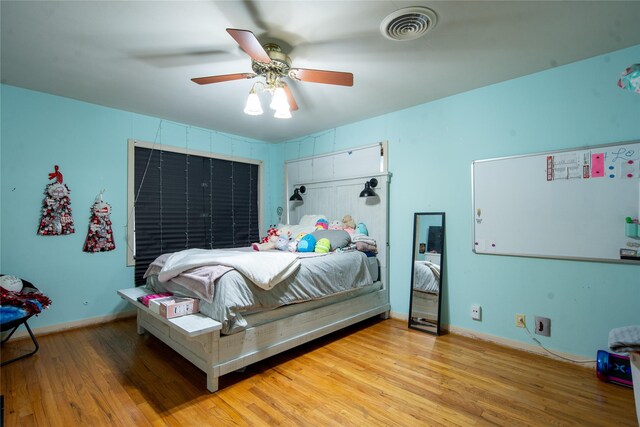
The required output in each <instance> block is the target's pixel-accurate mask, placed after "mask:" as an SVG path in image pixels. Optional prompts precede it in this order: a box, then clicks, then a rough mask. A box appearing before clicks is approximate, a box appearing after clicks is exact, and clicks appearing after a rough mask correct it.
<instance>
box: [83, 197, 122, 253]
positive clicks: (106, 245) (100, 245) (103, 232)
mask: <svg viewBox="0 0 640 427" xmlns="http://www.w3.org/2000/svg"><path fill="white" fill-rule="evenodd" d="M103 193H104V190H102V191H101V192H100V194H98V195H97V196H96V200H95V202H94V203H93V205H92V206H91V219H90V220H89V231H88V232H87V240H85V242H84V248H83V249H82V250H83V251H85V252H107V251H112V250H114V249H115V248H116V244H115V243H114V241H113V231H112V230H111V218H110V215H111V205H109V204H108V203H107V202H105V201H104V200H102V194H103Z"/></svg>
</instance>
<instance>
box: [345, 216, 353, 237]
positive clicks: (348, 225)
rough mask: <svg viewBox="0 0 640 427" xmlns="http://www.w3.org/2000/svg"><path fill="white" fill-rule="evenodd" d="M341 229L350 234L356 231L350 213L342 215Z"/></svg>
mask: <svg viewBox="0 0 640 427" xmlns="http://www.w3.org/2000/svg"><path fill="white" fill-rule="evenodd" d="M342 229H343V230H344V231H346V232H347V233H349V234H350V235H352V236H353V235H354V234H355V233H356V222H355V221H354V220H353V218H352V217H351V215H345V216H343V217H342Z"/></svg>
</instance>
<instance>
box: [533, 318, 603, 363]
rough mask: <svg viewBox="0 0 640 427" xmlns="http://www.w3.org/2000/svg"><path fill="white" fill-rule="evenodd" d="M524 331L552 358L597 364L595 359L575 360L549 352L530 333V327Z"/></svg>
mask: <svg viewBox="0 0 640 427" xmlns="http://www.w3.org/2000/svg"><path fill="white" fill-rule="evenodd" d="M524 329H525V330H526V331H527V334H529V337H531V339H532V340H533V342H535V343H536V344H538V345H539V346H540V347H542V349H543V350H544V351H546V352H547V353H549V354H551V355H552V356H555V357H558V358H560V359H563V360H567V361H569V362H573V363H595V362H596V360H595V359H594V360H575V359H570V358H568V357H564V356H560V355H559V354H556V353H554V352H553V351H551V350H549V349H548V348H546V347H545V346H544V345H542V343H541V342H540V341H538V339H537V338H536V337H534V336H533V335H532V334H531V331H529V327H528V326H527V325H526V324H525V325H524Z"/></svg>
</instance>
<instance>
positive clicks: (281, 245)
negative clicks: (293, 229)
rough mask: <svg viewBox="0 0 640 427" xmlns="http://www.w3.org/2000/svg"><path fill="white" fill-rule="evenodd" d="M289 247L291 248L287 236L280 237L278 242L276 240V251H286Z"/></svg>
mask: <svg viewBox="0 0 640 427" xmlns="http://www.w3.org/2000/svg"><path fill="white" fill-rule="evenodd" d="M288 246H289V236H287V235H286V234H285V235H283V236H280V237H278V240H276V249H278V250H279V251H286V250H287V247H288Z"/></svg>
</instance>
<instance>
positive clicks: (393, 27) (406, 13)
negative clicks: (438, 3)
mask: <svg viewBox="0 0 640 427" xmlns="http://www.w3.org/2000/svg"><path fill="white" fill-rule="evenodd" d="M437 21H438V15H436V13H435V12H434V11H433V10H431V9H429V8H426V7H419V6H415V7H405V8H404V9H399V10H396V11H395V12H392V13H390V14H389V15H387V16H386V17H385V18H384V19H383V20H382V22H381V23H380V32H381V33H382V35H383V36H385V37H386V38H388V39H390V40H395V41H408V40H415V39H417V38H419V37H422V36H424V35H425V34H426V33H427V31H430V30H432V29H433V28H434V27H435V26H436V22H437Z"/></svg>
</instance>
